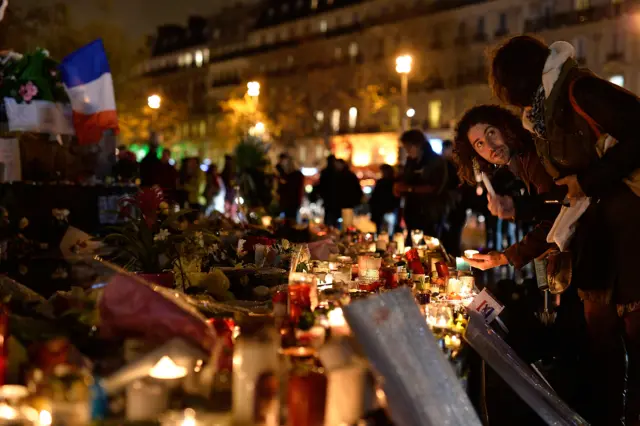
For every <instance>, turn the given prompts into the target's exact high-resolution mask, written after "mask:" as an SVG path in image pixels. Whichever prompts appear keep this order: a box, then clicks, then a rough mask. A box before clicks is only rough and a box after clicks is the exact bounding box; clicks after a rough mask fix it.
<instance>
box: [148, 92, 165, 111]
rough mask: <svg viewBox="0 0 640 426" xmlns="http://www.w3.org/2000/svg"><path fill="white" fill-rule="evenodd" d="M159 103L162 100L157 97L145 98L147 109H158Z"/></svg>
mask: <svg viewBox="0 0 640 426" xmlns="http://www.w3.org/2000/svg"><path fill="white" fill-rule="evenodd" d="M161 103H162V98H161V97H160V96H158V95H151V96H149V97H148V98H147V105H149V108H151V109H158V108H160V104H161Z"/></svg>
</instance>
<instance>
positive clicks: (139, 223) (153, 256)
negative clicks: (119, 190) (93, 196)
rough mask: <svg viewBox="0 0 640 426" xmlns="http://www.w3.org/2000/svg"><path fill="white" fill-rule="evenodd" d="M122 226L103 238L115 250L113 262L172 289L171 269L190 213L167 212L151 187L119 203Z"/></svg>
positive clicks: (160, 195) (186, 211) (184, 236)
mask: <svg viewBox="0 0 640 426" xmlns="http://www.w3.org/2000/svg"><path fill="white" fill-rule="evenodd" d="M119 208H120V211H119V214H120V217H121V218H122V219H124V222H123V224H122V225H119V226H113V227H110V230H111V231H112V232H111V233H110V234H108V235H107V236H106V237H104V238H103V239H102V241H103V242H104V243H105V244H108V245H110V246H111V247H113V248H114V249H115V253H114V257H113V258H112V260H113V261H114V262H117V263H119V264H121V265H123V266H124V268H125V269H127V270H129V271H132V272H135V273H137V274H138V275H139V276H140V277H141V278H143V279H146V280H147V281H150V282H153V283H155V284H158V285H161V286H163V287H170V288H171V287H173V284H174V277H173V272H172V269H173V266H174V262H175V261H176V259H177V258H178V256H179V245H180V244H181V243H182V242H184V241H185V239H186V238H187V237H186V233H185V231H184V230H185V228H186V222H185V221H183V220H182V219H183V217H184V216H185V215H187V214H188V213H189V212H190V211H189V210H182V211H179V212H177V213H169V205H168V203H167V202H166V201H165V200H164V195H163V193H162V190H161V189H160V188H159V187H157V186H154V187H152V188H145V189H142V190H140V191H139V192H138V193H137V194H136V195H134V196H129V197H124V198H123V199H122V200H120V203H119Z"/></svg>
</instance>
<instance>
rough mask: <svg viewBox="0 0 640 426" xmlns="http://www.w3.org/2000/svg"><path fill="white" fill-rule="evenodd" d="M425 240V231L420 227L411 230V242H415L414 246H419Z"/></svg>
mask: <svg viewBox="0 0 640 426" xmlns="http://www.w3.org/2000/svg"><path fill="white" fill-rule="evenodd" d="M423 240H424V232H423V231H421V230H419V229H414V230H412V231H411V242H412V243H413V247H418V246H419V245H420V243H422V241H423Z"/></svg>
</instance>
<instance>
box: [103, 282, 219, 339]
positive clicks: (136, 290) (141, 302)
mask: <svg viewBox="0 0 640 426" xmlns="http://www.w3.org/2000/svg"><path fill="white" fill-rule="evenodd" d="M176 294H179V293H177V292H175V291H171V290H168V289H163V288H161V287H155V288H153V287H151V286H149V285H147V284H146V283H144V282H143V281H141V280H138V279H136V278H135V277H133V276H130V275H116V276H114V277H113V278H111V280H110V281H109V283H108V284H107V286H106V287H105V289H104V293H103V295H102V298H101V299H100V306H99V309H100V320H101V326H100V332H101V334H102V335H103V336H104V337H106V338H115V337H137V338H140V337H142V338H144V339H148V340H151V341H156V342H165V341H167V340H170V339H172V338H174V337H182V338H185V339H187V340H190V341H191V342H192V343H194V344H195V345H198V346H200V347H202V348H203V349H204V350H206V351H211V349H212V348H213V347H214V343H215V341H216V333H215V331H214V329H213V328H212V327H211V325H210V324H208V323H207V322H206V319H205V318H204V317H202V316H201V315H200V314H199V313H198V312H197V311H196V309H195V308H193V307H191V306H190V305H187V306H185V305H183V304H180V301H179V299H178V298H176V297H175V295H176ZM184 303H186V302H184Z"/></svg>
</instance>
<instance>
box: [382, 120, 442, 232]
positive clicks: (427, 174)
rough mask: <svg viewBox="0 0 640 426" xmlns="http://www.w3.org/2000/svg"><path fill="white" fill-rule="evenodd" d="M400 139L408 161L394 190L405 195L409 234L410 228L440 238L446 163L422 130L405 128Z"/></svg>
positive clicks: (400, 195) (405, 219) (406, 222)
mask: <svg viewBox="0 0 640 426" xmlns="http://www.w3.org/2000/svg"><path fill="white" fill-rule="evenodd" d="M400 142H401V143H402V146H403V147H404V149H405V151H406V153H407V163H406V165H405V169H404V176H403V179H402V180H401V181H400V182H397V183H396V184H395V186H394V193H395V195H396V196H398V197H402V198H404V201H405V202H404V221H405V224H406V226H407V230H408V231H409V238H410V235H411V231H413V230H422V231H423V232H424V234H425V235H428V236H432V237H436V238H440V237H441V232H442V228H443V225H444V220H445V219H446V217H447V214H448V208H449V205H448V204H449V202H448V194H447V191H446V188H447V182H448V180H449V175H448V167H447V163H446V161H445V160H444V159H443V158H442V157H440V156H439V155H438V154H436V153H435V152H434V151H433V149H432V148H431V144H429V141H428V140H427V138H426V136H425V135H424V133H423V132H422V131H421V130H417V129H413V130H408V131H406V132H404V133H403V134H402V135H401V136H400Z"/></svg>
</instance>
